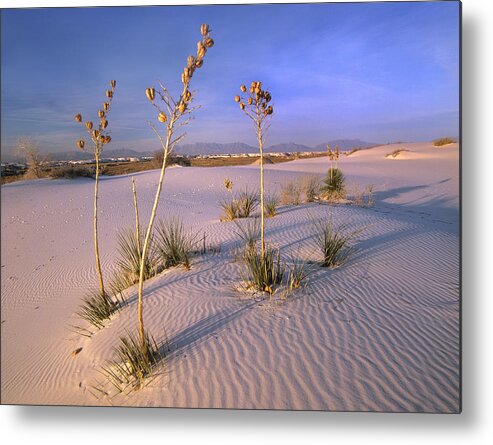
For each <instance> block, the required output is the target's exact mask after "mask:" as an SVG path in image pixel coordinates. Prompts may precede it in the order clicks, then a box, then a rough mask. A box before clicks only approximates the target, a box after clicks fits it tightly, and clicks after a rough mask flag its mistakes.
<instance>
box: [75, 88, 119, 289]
mask: <svg viewBox="0 0 493 445" xmlns="http://www.w3.org/2000/svg"><path fill="white" fill-rule="evenodd" d="M115 87H116V80H111V81H110V89H109V90H106V99H107V100H106V102H103V109H102V110H98V118H99V124H98V125H97V127H95V126H94V124H93V123H92V121H87V122H85V123H84V122H83V121H82V115H81V114H80V113H78V114H76V115H75V117H74V119H75V121H76V122H79V123H80V124H82V125H85V127H86V131H87V133H88V134H89V138H90V139H91V141H92V144H93V152H94V159H95V161H96V173H95V182H94V255H95V257H96V270H97V272H98V277H99V289H100V292H101V295H102V296H103V295H105V291H104V283H103V274H102V272H101V261H100V259H99V242H98V188H99V160H100V159H101V154H102V152H103V147H104V146H105V145H106V144H109V143H110V142H111V137H110V135H109V130H108V119H107V116H108V113H109V111H110V108H111V103H112V102H113V95H114V94H115ZM76 145H77V148H78V149H79V150H85V145H86V142H85V140H84V139H82V138H81V139H79V140H78V141H77V142H76Z"/></svg>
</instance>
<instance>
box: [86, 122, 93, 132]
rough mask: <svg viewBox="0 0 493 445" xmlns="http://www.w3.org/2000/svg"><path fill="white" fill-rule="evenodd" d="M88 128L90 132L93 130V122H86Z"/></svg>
mask: <svg viewBox="0 0 493 445" xmlns="http://www.w3.org/2000/svg"><path fill="white" fill-rule="evenodd" d="M86 127H87V129H88V130H92V122H91V121H87V122H86Z"/></svg>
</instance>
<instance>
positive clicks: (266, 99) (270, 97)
mask: <svg viewBox="0 0 493 445" xmlns="http://www.w3.org/2000/svg"><path fill="white" fill-rule="evenodd" d="M271 99H272V96H271V95H270V93H269V92H268V91H266V92H265V101H266V102H270V101H271Z"/></svg>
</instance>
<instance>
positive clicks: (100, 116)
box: [98, 110, 104, 118]
mask: <svg viewBox="0 0 493 445" xmlns="http://www.w3.org/2000/svg"><path fill="white" fill-rule="evenodd" d="M98 116H99V118H102V117H104V111H103V110H99V111H98Z"/></svg>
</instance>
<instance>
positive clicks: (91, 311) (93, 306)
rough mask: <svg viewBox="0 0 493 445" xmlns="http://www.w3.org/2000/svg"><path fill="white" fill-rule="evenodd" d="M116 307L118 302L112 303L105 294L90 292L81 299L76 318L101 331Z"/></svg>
mask: <svg viewBox="0 0 493 445" xmlns="http://www.w3.org/2000/svg"><path fill="white" fill-rule="evenodd" d="M118 307H119V302H118V301H114V300H113V299H112V298H111V297H110V296H109V295H108V294H107V293H104V294H102V293H100V292H92V293H90V294H89V295H87V296H85V297H84V298H83V300H82V305H81V306H80V308H79V310H78V312H77V316H78V317H80V318H82V319H83V320H85V321H87V322H88V323H89V324H91V325H93V326H94V327H95V328H97V329H101V328H103V327H104V322H105V321H106V320H108V319H109V318H110V317H111V315H112V314H113V313H114V312H115V311H116V310H117V309H118Z"/></svg>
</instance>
